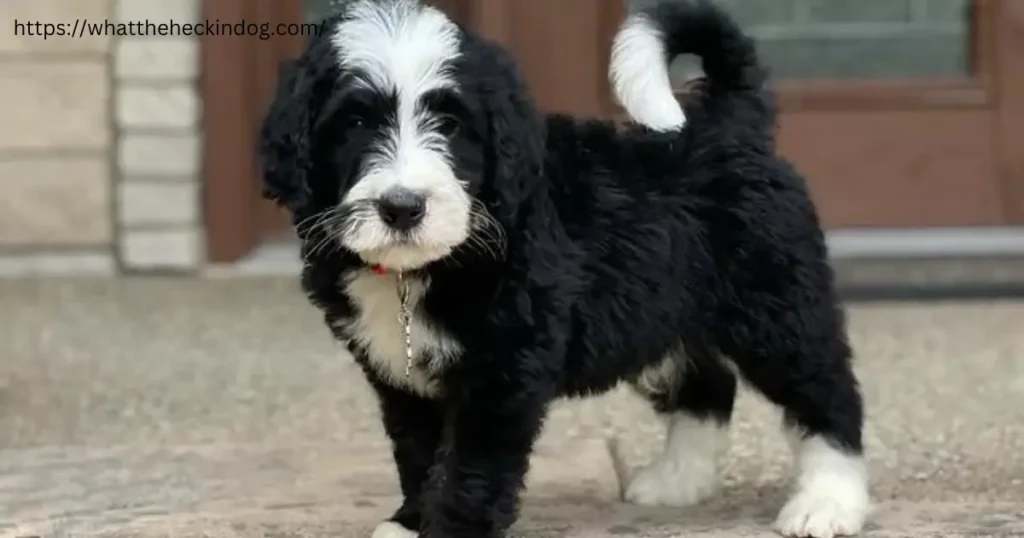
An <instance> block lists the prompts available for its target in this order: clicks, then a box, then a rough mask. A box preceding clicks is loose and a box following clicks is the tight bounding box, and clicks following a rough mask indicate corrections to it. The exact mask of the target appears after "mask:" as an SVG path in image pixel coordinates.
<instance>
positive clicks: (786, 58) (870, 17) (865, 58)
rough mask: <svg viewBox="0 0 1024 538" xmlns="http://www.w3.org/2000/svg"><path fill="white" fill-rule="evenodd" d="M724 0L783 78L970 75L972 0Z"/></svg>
mask: <svg viewBox="0 0 1024 538" xmlns="http://www.w3.org/2000/svg"><path fill="white" fill-rule="evenodd" d="M625 1H626V2H627V6H628V8H629V9H640V8H642V7H646V6H649V5H652V4H656V3H657V2H658V0H625ZM662 1H664V0H662ZM669 1H686V0H669ZM716 1H718V2H719V3H721V4H723V5H724V6H726V7H727V8H729V10H730V12H731V13H733V15H734V16H735V17H736V18H737V19H738V20H739V21H740V23H741V24H742V25H743V27H744V28H745V29H746V30H747V31H748V32H750V33H751V35H752V36H754V37H755V39H756V40H757V42H758V46H759V50H760V52H761V57H762V59H763V61H764V62H765V63H766V64H767V65H768V66H770V67H771V68H772V74H773V76H774V77H775V78H776V79H782V78H790V79H793V78H797V79H813V78H833V79H835V78H853V79H880V78H948V77H950V76H961V77H967V76H970V57H969V54H970V50H971V47H970V39H971V34H970V21H971V18H970V17H971V11H970V8H971V0H716ZM1015 1H1024V0H1015ZM694 65H695V64H694V63H693V61H692V59H687V58H680V59H679V60H678V61H677V63H676V64H673V74H674V75H676V76H678V77H687V78H688V75H692V74H693V71H694V69H695V67H694Z"/></svg>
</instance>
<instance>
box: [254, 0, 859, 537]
mask: <svg viewBox="0 0 1024 538" xmlns="http://www.w3.org/2000/svg"><path fill="white" fill-rule="evenodd" d="M682 53H692V54H696V55H697V56H699V57H701V58H702V62H703V69H704V73H705V75H706V77H705V78H704V80H703V81H702V82H701V83H700V84H699V85H698V87H699V91H698V92H697V93H696V95H695V98H694V99H693V102H692V103H691V104H690V105H688V107H687V109H686V110H684V109H683V108H682V107H681V106H680V105H679V103H678V101H677V100H676V99H675V97H674V96H673V94H672V88H671V85H670V82H669V77H668V71H667V62H666V60H667V59H672V58H674V57H675V56H677V55H679V54H682ZM611 68H612V77H611V78H612V82H613V85H614V87H615V92H616V95H617V96H618V98H619V100H620V102H621V103H622V104H623V105H624V107H625V109H626V110H627V112H628V113H629V114H630V115H631V117H632V118H633V119H635V120H636V123H635V124H632V125H628V126H625V127H622V126H618V125H616V124H614V123H612V122H609V121H604V120H581V119H576V118H572V117H566V116H562V115H545V114H543V113H541V112H540V111H539V110H538V109H537V107H536V106H535V104H534V102H533V100H532V99H531V97H530V94H529V92H528V91H527V89H526V86H525V84H524V82H523V78H522V76H521V74H520V72H519V70H518V68H517V66H516V64H515V62H514V61H513V60H512V58H511V57H510V55H509V54H508V53H507V52H506V51H504V50H503V49H502V48H500V47H499V46H497V45H495V44H493V43H491V42H489V41H487V40H485V39H482V38H481V37H480V36H479V35H477V34H476V33H474V32H473V31H471V30H470V29H467V28H465V27H463V26H461V25H459V24H458V23H456V22H454V21H452V20H450V19H448V18H447V17H446V16H445V15H444V14H442V13H441V12H439V11H437V10H435V9H433V8H430V7H424V6H421V5H418V4H417V3H415V2H414V1H413V0H354V1H353V2H350V3H347V4H346V5H345V7H344V8H343V12H341V13H340V14H338V15H336V16H335V17H333V18H332V19H330V20H329V21H327V23H326V26H325V31H324V33H323V34H322V35H319V36H316V37H313V38H311V39H310V41H309V42H308V43H307V46H306V48H305V50H304V52H303V53H302V55H301V56H300V58H299V59H298V60H297V61H296V62H295V63H294V64H293V65H291V66H290V67H289V69H288V70H287V72H286V73H285V74H284V76H283V77H282V79H281V82H280V85H279V87H278V89H277V92H276V95H275V96H274V98H273V101H272V103H271V106H270V109H269V112H268V114H267V117H266V119H265V122H264V124H263V126H262V130H261V135H260V155H261V160H262V167H263V170H264V174H265V194H266V195H267V196H268V197H269V198H271V199H274V200H276V201H278V202H279V203H281V204H283V205H285V206H286V207H287V208H289V209H290V210H291V213H292V214H293V216H294V222H295V227H296V231H297V233H298V236H299V237H300V238H301V240H302V256H303V258H304V260H305V266H304V269H303V273H302V285H303V287H304V289H305V291H306V292H307V294H308V297H309V299H310V301H311V302H312V303H313V304H314V305H315V306H316V307H318V308H319V309H321V310H322V311H323V313H324V316H325V320H326V323H327V325H328V326H329V327H330V328H331V329H332V331H333V334H334V336H335V337H336V338H338V339H340V340H341V341H343V342H345V343H346V344H347V346H348V348H349V349H350V350H351V352H352V355H353V356H354V357H355V360H356V361H357V362H358V363H359V365H361V367H362V369H363V371H364V372H365V375H366V377H367V379H368V380H369V383H370V384H371V385H372V387H373V389H374V390H375V391H376V394H377V396H378V397H379V401H380V408H381V413H382V417H383V426H384V430H385V432H386V433H387V435H388V437H389V438H390V440H391V441H392V444H393V455H394V460H395V464H396V466H397V469H398V476H399V482H400V486H401V491H402V494H403V497H404V501H403V503H402V505H401V507H399V508H398V510H397V511H396V512H395V513H394V515H393V516H392V517H391V518H390V519H389V520H388V521H385V522H384V523H382V524H381V525H380V526H378V527H377V529H376V530H375V531H374V537H376V538H390V537H413V536H417V535H418V536H420V537H421V538H426V537H430V538H440V537H445V538H448V537H474V538H484V537H487V538H490V537H500V536H504V534H505V531H506V530H507V529H508V528H509V526H510V525H511V524H512V523H513V522H514V521H515V520H516V517H517V512H518V507H519V499H520V492H521V490H522V488H523V483H524V477H525V475H526V473H527V469H528V465H529V459H530V453H531V449H532V446H533V444H534V441H535V439H536V438H537V436H538V434H539V433H540V432H541V428H542V425H543V423H544V419H545V415H546V413H547V411H548V408H549V406H550V405H551V403H552V402H553V401H555V400H556V399H558V398H561V397H578V396H587V395H592V394H598V393H601V392H604V391H607V390H609V389H611V388H613V387H615V386H616V385H618V384H619V383H620V382H623V381H625V382H627V383H630V384H632V386H633V387H635V388H636V390H637V391H638V392H639V393H640V394H642V395H643V396H645V397H646V398H648V399H649V400H650V401H651V403H652V404H653V406H654V407H655V409H656V410H657V411H658V412H660V413H662V414H663V415H664V416H665V417H666V418H667V419H668V423H669V426H668V435H667V442H666V444H665V449H664V452H663V453H662V454H661V455H660V456H659V457H658V458H657V459H655V461H654V462H652V463H651V464H650V465H649V466H648V467H646V468H643V469H641V470H640V471H639V472H638V473H637V474H636V476H635V477H633V478H632V480H631V482H630V483H629V484H628V487H627V488H626V492H627V493H626V496H627V498H628V499H629V500H631V501H633V502H636V503H639V504H643V505H668V506H686V505H690V504H693V503H696V502H698V501H701V500H702V499H704V498H706V497H707V496H708V495H710V494H711V493H712V492H713V491H714V490H715V487H716V485H717V483H718V480H719V476H718V474H719V471H718V468H717V464H716V456H717V455H718V453H719V452H720V451H721V450H723V449H725V448H726V447H725V440H726V428H727V426H728V424H729V419H730V415H731V413H732V409H733V400H734V397H735V394H736V387H737V376H738V375H739V376H742V377H743V378H744V379H746V380H747V381H748V382H749V384H750V385H751V386H753V387H755V388H756V389H757V390H759V391H760V392H761V393H763V394H764V395H765V396H766V397H767V399H768V400H770V401H772V402H774V403H775V404H777V405H778V406H780V407H781V408H782V409H783V411H784V416H785V421H784V423H785V425H786V426H787V428H788V430H789V431H790V432H791V433H792V434H793V439H794V442H795V443H794V447H795V449H796V458H797V465H798V469H799V470H798V478H797V483H796V491H795V493H794V494H793V496H792V497H791V498H790V500H789V501H788V503H787V504H786V505H785V507H783V508H782V511H781V513H780V515H779V517H778V521H777V528H778V529H779V530H780V531H781V532H782V533H783V534H785V535H788V536H813V537H818V538H827V537H831V536H835V535H841V534H852V533H855V532H857V531H858V530H859V529H860V528H861V526H862V523H863V520H864V518H865V516H866V513H867V511H868V504H869V503H868V495H867V492H866V474H865V468H864V463H863V457H862V446H861V426H862V402H861V396H860V394H859V389H858V383H857V380H856V378H855V376H854V374H853V372H852V370H851V365H850V355H851V352H850V348H849V346H848V344H847V338H846V335H845V321H844V315H843V312H842V310H841V308H840V306H839V304H838V301H837V298H836V294H835V292H834V290H833V276H832V272H831V270H830V268H829V265H828V262H827V253H826V249H825V244H824V241H823V234H822V231H821V229H820V226H819V221H818V217H817V215H816V212H815V208H814V206H813V205H812V203H811V200H810V199H809V197H808V193H807V189H806V187H805V184H804V181H803V179H802V178H801V177H800V176H799V175H798V174H797V172H796V171H794V169H793V167H792V166H790V165H789V164H788V163H787V162H785V161H784V160H782V159H781V158H779V157H778V156H777V155H776V154H775V148H774V139H773V130H774V121H775V117H774V111H773V104H772V101H771V98H770V96H769V94H768V93H767V92H766V91H765V90H764V89H763V86H764V74H763V70H762V69H761V67H760V66H759V64H758V60H757V57H756V54H755V49H754V47H753V45H752V43H751V41H750V40H749V39H748V38H747V37H746V36H744V35H743V34H742V33H741V32H740V31H739V29H738V28H737V26H736V25H735V24H734V22H733V21H732V20H731V19H730V18H729V17H728V16H727V15H726V14H725V13H723V12H721V11H719V10H718V9H717V8H716V7H714V5H712V3H710V2H708V1H698V2H690V3H671V4H664V5H661V6H657V7H655V8H653V9H652V10H649V11H646V12H641V13H636V14H633V15H631V16H630V17H629V18H628V19H627V20H626V21H625V23H624V25H623V26H622V28H621V29H620V31H619V33H618V35H617V36H616V39H615V43H614V53H613V56H612V66H611Z"/></svg>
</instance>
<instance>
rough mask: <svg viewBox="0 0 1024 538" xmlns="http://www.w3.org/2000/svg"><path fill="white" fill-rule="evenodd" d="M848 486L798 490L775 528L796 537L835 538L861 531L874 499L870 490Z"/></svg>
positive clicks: (780, 515) (781, 513)
mask: <svg viewBox="0 0 1024 538" xmlns="http://www.w3.org/2000/svg"><path fill="white" fill-rule="evenodd" d="M836 485H839V484H836ZM841 486H842V485H841ZM845 486H846V487H827V486H826V487H819V488H816V489H805V490H802V491H800V492H798V493H797V494H796V495H795V496H793V498H792V499H790V500H789V502H788V503H786V506H785V507H783V508H782V511H781V512H779V517H778V519H776V521H775V529H776V530H777V531H778V532H779V533H780V534H782V535H783V536H788V537H793V538H796V537H799V538H807V537H810V538H835V537H836V536H852V535H854V534H857V533H859V532H860V530H861V528H862V527H863V526H864V519H865V518H866V517H867V514H868V511H869V509H870V502H869V500H868V496H867V492H864V491H859V490H858V489H857V488H856V485H853V484H848V485H845ZM850 486H853V487H852V488H851V487H850Z"/></svg>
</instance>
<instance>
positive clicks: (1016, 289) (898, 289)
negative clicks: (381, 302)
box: [205, 227, 1024, 300]
mask: <svg viewBox="0 0 1024 538" xmlns="http://www.w3.org/2000/svg"><path fill="white" fill-rule="evenodd" d="M827 241H828V246H829V252H830V254H831V260H832V265H833V267H834V268H835V273H836V283H837V286H838V288H839V290H840V292H841V294H842V295H843V296H844V297H845V298H848V299H850V300H880V299H885V300H889V299H914V300H921V299H968V298H979V299H992V298H1009V297H1014V298H1019V297H1024V227H1021V228H943V229H940V228H928V229H870V230H869V229H856V230H831V231H829V232H828V233H827ZM301 270H302V262H301V261H300V259H299V244H298V241H297V240H295V239H293V238H290V239H283V240H278V241H271V242H267V243H265V244H263V245H261V246H260V247H258V248H257V249H255V250H254V251H253V252H252V253H251V254H250V255H249V256H247V257H245V258H244V259H242V260H240V261H238V262H236V263H233V264H225V265H216V266H210V267H208V268H207V270H206V271H205V273H206V275H207V276H211V277H226V276H298V275H299V273H300V272H301Z"/></svg>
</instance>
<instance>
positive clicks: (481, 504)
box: [420, 354, 552, 538]
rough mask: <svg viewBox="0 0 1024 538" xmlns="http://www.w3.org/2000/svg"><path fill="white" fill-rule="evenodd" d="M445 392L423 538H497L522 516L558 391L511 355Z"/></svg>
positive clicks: (426, 504)
mask: <svg viewBox="0 0 1024 538" xmlns="http://www.w3.org/2000/svg"><path fill="white" fill-rule="evenodd" d="M502 355H503V357H502V358H501V359H499V360H498V361H496V362H494V363H492V364H493V365H497V364H501V366H502V367H496V368H495V369H494V370H491V371H490V372H489V374H485V373H484V372H482V371H478V372H479V373H480V374H483V377H482V378H473V379H471V378H463V379H462V380H461V381H460V382H459V384H460V385H462V384H466V385H468V386H465V385H464V386H460V387H452V392H451V393H450V395H449V396H448V398H446V400H447V401H446V403H447V404H448V406H449V407H448V411H449V414H448V415H447V416H446V423H445V433H444V438H443V440H442V451H441V453H440V455H439V460H438V463H437V465H436V466H435V467H434V469H433V470H432V476H431V488H430V490H429V492H428V493H427V497H426V499H425V500H426V503H425V511H424V522H423V526H422V527H421V529H422V530H421V533H420V538H499V537H501V536H503V535H504V533H505V531H506V530H507V529H508V527H510V526H511V525H512V523H513V522H514V521H515V520H516V517H517V515H518V511H519V494H520V491H521V490H522V488H523V486H524V480H525V477H526V473H527V470H528V467H529V459H530V453H531V451H532V448H533V443H534V441H535V440H536V438H537V435H538V434H539V432H540V430H541V426H542V423H543V421H544V416H545V414H546V411H547V408H548V404H549V402H550V401H551V399H552V391H551V390H550V387H549V386H548V385H549V384H548V382H547V380H541V379H540V377H543V376H534V375H531V374H533V373H532V372H525V371H519V372H515V371H514V370H515V369H514V368H513V369H509V368H508V367H509V366H511V363H510V362H504V363H503V362H502V361H503V360H505V359H508V360H509V361H511V360H514V359H512V357H513V355H505V354H502Z"/></svg>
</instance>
